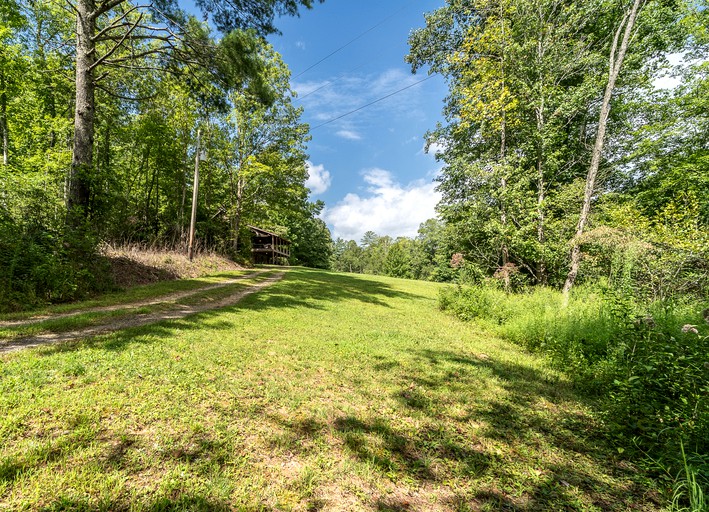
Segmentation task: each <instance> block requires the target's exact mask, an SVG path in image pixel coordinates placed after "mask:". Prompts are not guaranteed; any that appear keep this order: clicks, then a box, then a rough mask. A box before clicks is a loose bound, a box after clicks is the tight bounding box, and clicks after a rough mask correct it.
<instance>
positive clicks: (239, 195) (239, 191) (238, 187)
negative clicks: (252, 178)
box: [233, 177, 244, 251]
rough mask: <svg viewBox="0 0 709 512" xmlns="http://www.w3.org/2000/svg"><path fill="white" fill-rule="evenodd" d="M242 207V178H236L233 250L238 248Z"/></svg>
mask: <svg viewBox="0 0 709 512" xmlns="http://www.w3.org/2000/svg"><path fill="white" fill-rule="evenodd" d="M243 208H244V179H243V178H241V177H240V178H238V179H237V182H236V211H235V213H234V226H233V229H234V251H238V250H239V229H240V228H241V214H242V212H243Z"/></svg>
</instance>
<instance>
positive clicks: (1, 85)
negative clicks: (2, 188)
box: [0, 69, 10, 165]
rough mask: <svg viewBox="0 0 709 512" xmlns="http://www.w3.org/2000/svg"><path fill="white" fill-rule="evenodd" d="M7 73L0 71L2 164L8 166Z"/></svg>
mask: <svg viewBox="0 0 709 512" xmlns="http://www.w3.org/2000/svg"><path fill="white" fill-rule="evenodd" d="M6 86H7V84H6V83H5V71H4V70H2V69H0V91H2V92H0V132H2V164H3V165H7V163H8V158H9V157H8V153H9V150H10V134H9V133H8V130H7V93H6V92H5V88H6Z"/></svg>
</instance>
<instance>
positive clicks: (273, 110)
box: [224, 43, 309, 251]
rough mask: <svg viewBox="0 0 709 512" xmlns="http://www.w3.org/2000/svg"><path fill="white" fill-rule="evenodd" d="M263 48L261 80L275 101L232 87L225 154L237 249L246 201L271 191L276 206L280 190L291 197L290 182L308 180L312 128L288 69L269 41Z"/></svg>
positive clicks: (234, 246)
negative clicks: (296, 98) (295, 100)
mask: <svg viewBox="0 0 709 512" xmlns="http://www.w3.org/2000/svg"><path fill="white" fill-rule="evenodd" d="M259 51H260V53H261V55H262V57H261V58H262V60H263V61H264V63H265V65H264V70H263V72H262V76H260V77H259V81H260V82H262V83H263V85H264V86H265V87H266V88H267V89H268V95H269V96H270V97H271V98H272V101H271V102H270V103H269V104H264V103H263V101H262V99H261V98H260V97H258V96H256V95H255V94H254V93H252V92H250V91H249V90H237V91H234V92H233V93H232V94H231V103H232V111H231V115H230V116H229V118H228V121H227V123H228V127H229V129H230V131H231V145H230V147H229V148H228V151H227V154H225V155H224V157H225V158H226V159H227V160H228V162H227V165H228V167H229V196H230V206H229V212H230V213H229V214H230V217H231V223H232V230H233V233H234V239H233V249H234V250H235V251H236V250H238V234H239V229H240V227H241V219H242V217H243V213H244V207H245V204H246V202H247V201H250V202H252V203H253V202H255V201H264V199H266V197H265V196H266V195H267V193H268V191H269V190H272V191H274V193H273V194H272V195H271V197H270V201H267V203H268V204H270V205H272V206H273V205H274V203H276V202H277V200H278V196H279V195H280V196H282V197H283V198H286V197H289V194H288V193H287V189H288V187H294V186H300V187H301V188H302V187H303V183H304V180H305V160H306V154H305V144H306V142H307V141H308V140H309V136H308V130H309V128H308V126H307V125H306V124H303V123H301V122H300V116H301V114H302V111H303V109H302V108H296V107H294V106H293V104H292V101H291V100H292V98H293V97H294V95H295V94H294V93H293V92H292V91H291V89H290V83H289V78H290V72H289V71H288V68H287V67H286V65H285V64H284V63H283V61H282V60H281V58H280V56H279V55H278V54H277V53H276V52H275V51H274V50H273V49H272V48H271V47H270V46H268V45H266V44H265V43H263V44H261V47H260V50H259ZM276 185H280V186H276ZM302 194H305V190H304V188H302V190H301V195H302Z"/></svg>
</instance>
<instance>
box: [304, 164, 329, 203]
mask: <svg viewBox="0 0 709 512" xmlns="http://www.w3.org/2000/svg"><path fill="white" fill-rule="evenodd" d="M305 165H306V166H307V168H308V180H307V181H306V182H305V186H306V187H308V188H309V189H310V191H311V192H312V193H313V194H315V195H317V194H322V193H323V192H325V191H326V190H327V189H328V188H330V183H331V182H332V178H331V177H330V171H328V170H326V169H325V166H324V165H314V164H313V163H312V162H310V161H307V162H305Z"/></svg>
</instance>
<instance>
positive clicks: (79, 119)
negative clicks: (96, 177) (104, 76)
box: [67, 0, 96, 227]
mask: <svg viewBox="0 0 709 512" xmlns="http://www.w3.org/2000/svg"><path fill="white" fill-rule="evenodd" d="M94 8H95V5H94V1H93V0H78V1H77V2H76V105H75V111H74V151H73V155H72V159H71V171H70V175H69V193H68V198H67V199H68V200H67V203H68V204H67V212H68V216H69V221H70V224H72V225H74V226H75V227H76V226H77V225H78V224H81V223H82V222H83V221H85V220H86V219H87V217H88V215H89V200H90V193H91V178H92V171H93V170H92V166H93V149H94V113H95V84H94V77H93V65H94V62H95V58H96V54H95V50H96V45H95V43H94V42H93V41H92V37H93V36H94V34H95V32H96V19H95V13H94Z"/></svg>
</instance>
